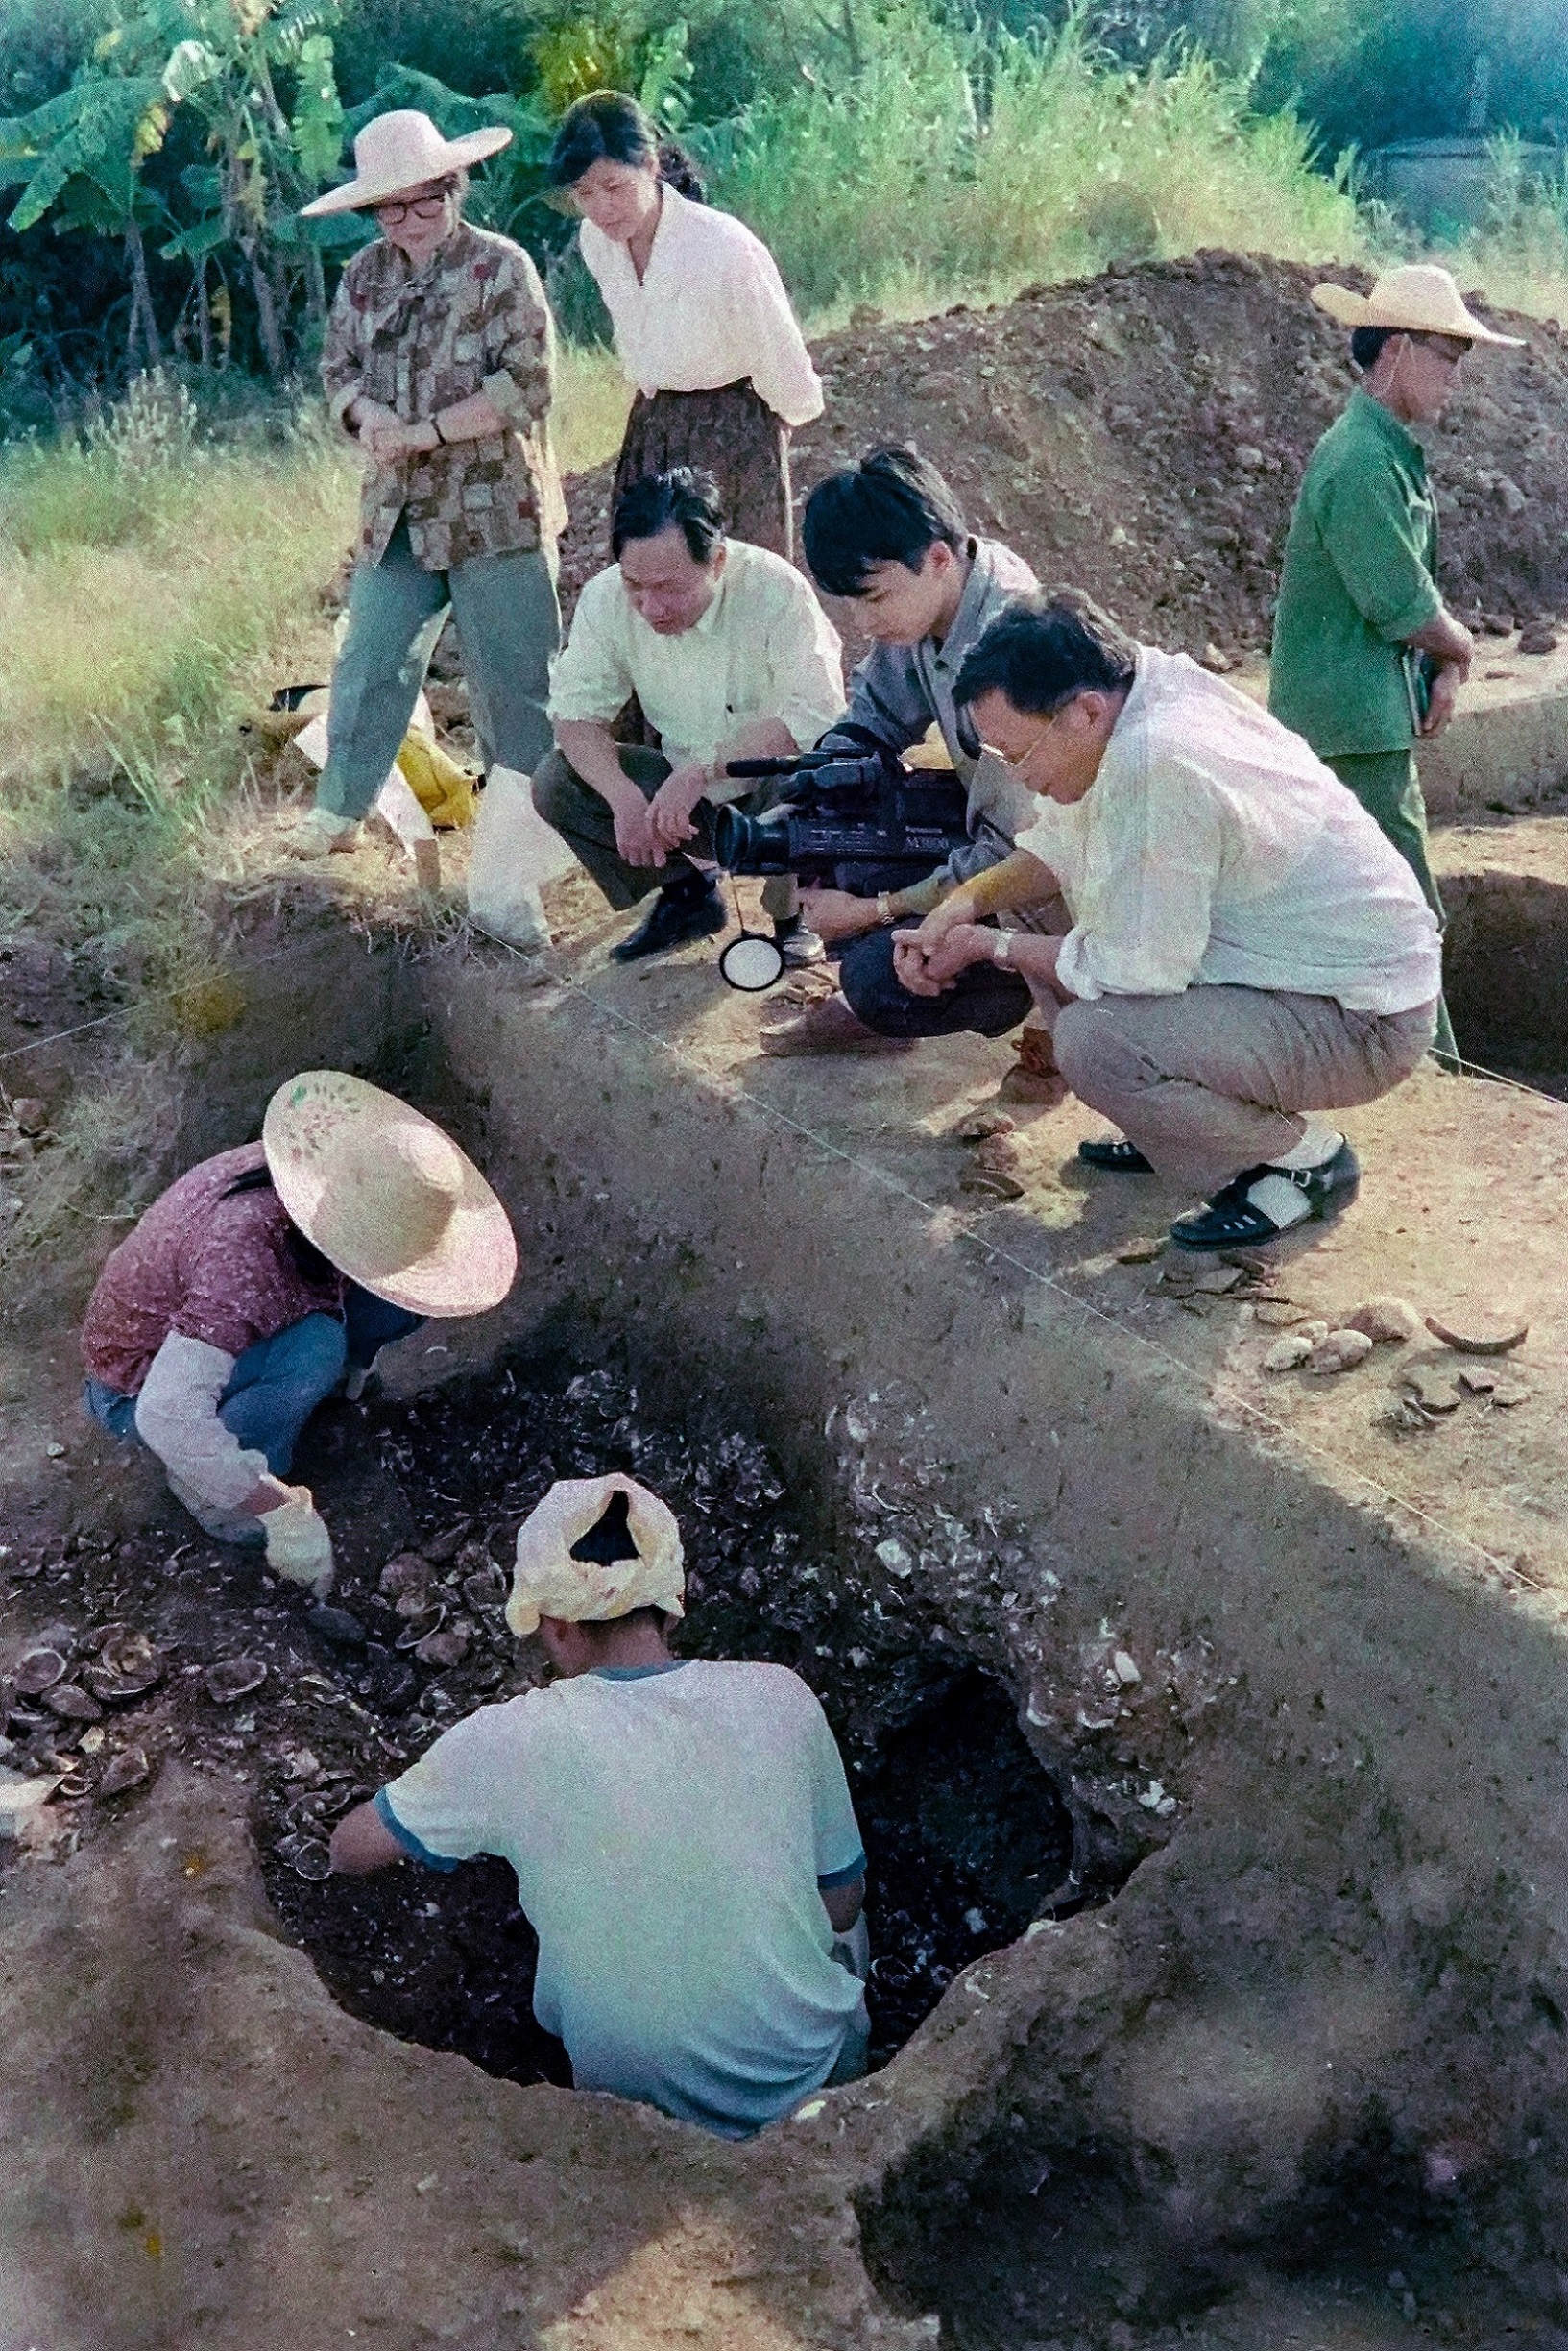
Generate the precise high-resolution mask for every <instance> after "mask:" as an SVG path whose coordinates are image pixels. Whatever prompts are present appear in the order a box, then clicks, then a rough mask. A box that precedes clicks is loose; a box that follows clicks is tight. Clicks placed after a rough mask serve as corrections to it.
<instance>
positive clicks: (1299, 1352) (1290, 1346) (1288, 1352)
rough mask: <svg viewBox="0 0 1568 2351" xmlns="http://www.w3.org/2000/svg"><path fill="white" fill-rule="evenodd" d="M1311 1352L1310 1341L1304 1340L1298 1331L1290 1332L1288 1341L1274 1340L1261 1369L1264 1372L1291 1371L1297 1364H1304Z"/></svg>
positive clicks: (1311, 1344) (1311, 1343)
mask: <svg viewBox="0 0 1568 2351" xmlns="http://www.w3.org/2000/svg"><path fill="white" fill-rule="evenodd" d="M1312 1351H1313V1342H1312V1340H1310V1339H1307V1338H1304V1337H1303V1336H1302V1335H1301V1333H1300V1332H1299V1331H1292V1332H1291V1336H1290V1338H1289V1339H1276V1340H1275V1342H1274V1344H1273V1345H1272V1346H1271V1347H1270V1348H1269V1350H1268V1352H1267V1354H1266V1356H1265V1357H1264V1359H1263V1368H1264V1369H1265V1370H1266V1371H1293V1370H1294V1369H1295V1368H1296V1366H1297V1364H1304V1363H1305V1362H1306V1360H1307V1358H1308V1356H1309V1355H1310V1354H1311V1353H1312Z"/></svg>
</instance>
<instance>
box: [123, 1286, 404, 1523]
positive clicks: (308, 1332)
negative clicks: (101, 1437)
mask: <svg viewBox="0 0 1568 2351" xmlns="http://www.w3.org/2000/svg"><path fill="white" fill-rule="evenodd" d="M423 1321H424V1317H423V1315H416V1314H408V1313H406V1312H405V1310H404V1309H403V1308H402V1307H401V1306H389V1305H388V1304H387V1302H386V1300H385V1299H384V1298H378V1297H372V1296H371V1294H370V1292H369V1291H368V1290H361V1289H359V1288H358V1287H357V1286H356V1285H355V1284H354V1283H352V1282H350V1284H349V1287H348V1295H347V1297H346V1298H345V1300H344V1312H343V1320H342V1321H339V1319H338V1317H337V1316H336V1315H330V1314H309V1315H306V1316H305V1317H304V1320H303V1321H300V1322H291V1323H290V1324H289V1326H288V1328H287V1330H280V1331H279V1332H278V1333H277V1337H276V1338H273V1339H258V1340H257V1341H256V1343H255V1345H253V1346H248V1347H247V1348H246V1350H245V1352H244V1354H243V1355H241V1356H238V1357H237V1358H236V1359H235V1363H234V1369H233V1370H232V1372H231V1373H230V1374H229V1385H228V1386H227V1388H225V1390H224V1392H223V1394H222V1395H221V1396H220V1397H219V1398H218V1418H219V1419H220V1420H221V1421H222V1422H223V1424H224V1426H225V1428H226V1429H228V1430H229V1432H230V1434H231V1435H233V1436H235V1437H237V1438H238V1439H239V1442H240V1443H241V1444H242V1445H243V1446H244V1447H245V1450H246V1451H247V1452H248V1453H260V1454H263V1455H265V1457H266V1463H267V1466H268V1468H269V1469H270V1470H271V1471H272V1473H273V1476H274V1477H277V1478H281V1477H287V1475H288V1473H289V1470H290V1469H291V1468H292V1467H293V1466H294V1448H295V1446H296V1445H297V1444H298V1443H299V1442H300V1432H301V1430H302V1428H303V1427H304V1424H305V1422H306V1421H307V1420H308V1419H309V1418H310V1416H311V1414H312V1413H313V1412H314V1411H315V1409H316V1407H317V1405H318V1404H321V1403H325V1401H326V1398H327V1397H328V1396H329V1395H330V1394H332V1391H333V1390H334V1389H335V1388H336V1387H337V1386H338V1384H339V1382H340V1381H341V1380H342V1378H343V1374H344V1372H345V1370H346V1369H348V1368H349V1367H350V1365H353V1366H354V1367H355V1368H357V1369H362V1370H368V1369H369V1368H370V1366H371V1365H372V1364H373V1363H374V1360H375V1357H376V1354H377V1352H378V1351H379V1349H380V1348H382V1347H384V1346H387V1345H390V1344H391V1343H392V1341H393V1340H395V1339H405V1338H406V1337H407V1336H408V1334H409V1332H410V1331H417V1330H418V1329H420V1327H421V1326H422V1323H423ZM83 1400H84V1403H85V1405H86V1408H87V1410H88V1412H90V1413H91V1415H92V1417H93V1418H94V1419H95V1420H96V1421H98V1422H99V1424H100V1425H101V1426H102V1427H104V1428H107V1429H108V1431H109V1435H110V1436H111V1437H118V1438H120V1439H121V1440H122V1442H126V1443H130V1444H134V1443H136V1442H139V1440H138V1438H137V1435H136V1399H135V1397H134V1396H128V1395H120V1394H118V1393H117V1392H116V1391H115V1390H114V1389H112V1388H106V1387H105V1386H104V1384H103V1382H102V1381H101V1380H88V1382H87V1385H86V1389H85V1392H84V1398H83Z"/></svg>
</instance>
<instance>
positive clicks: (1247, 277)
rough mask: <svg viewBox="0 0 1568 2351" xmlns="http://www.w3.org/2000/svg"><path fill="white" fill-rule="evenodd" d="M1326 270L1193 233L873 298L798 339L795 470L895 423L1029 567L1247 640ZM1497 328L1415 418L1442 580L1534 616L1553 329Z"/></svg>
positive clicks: (1141, 624) (574, 539) (1557, 590)
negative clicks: (1052, 269)
mask: <svg viewBox="0 0 1568 2351" xmlns="http://www.w3.org/2000/svg"><path fill="white" fill-rule="evenodd" d="M1325 278H1337V279H1341V280H1343V281H1345V282H1357V283H1360V284H1363V285H1365V284H1366V283H1368V282H1369V280H1368V279H1366V278H1365V277H1364V275H1363V274H1362V273H1359V272H1356V271H1347V270H1343V269H1305V268H1301V267H1298V266H1297V265H1295V264H1293V263H1291V262H1284V261H1273V260H1268V259H1258V258H1253V257H1252V256H1251V255H1248V254H1227V253H1203V254H1196V255H1194V257H1193V258H1192V259H1190V260H1184V261H1167V262H1155V263H1148V264H1144V265H1140V266H1137V267H1125V268H1122V269H1118V270H1115V271H1113V272H1111V273H1110V274H1109V275H1107V276H1105V277H1101V278H1092V279H1085V280H1083V281H1082V282H1080V283H1078V284H1074V285H1063V286H1041V287H1038V288H1035V289H1033V290H1031V291H1029V292H1027V293H1025V294H1024V295H1022V296H1020V298H1019V300H1018V301H1017V302H1014V303H1010V304H1009V305H1008V306H1007V307H1006V308H1005V309H1001V310H981V311H972V310H968V309H965V308H962V307H960V308H958V309H956V310H951V311H949V312H948V313H947V314H946V316H945V317H941V318H932V319H925V320H921V321H918V322H916V323H914V324H912V325H906V326H905V325H893V324H889V323H886V322H883V321H879V320H877V319H876V318H875V315H874V314H871V315H868V316H867V317H866V320H865V323H864V324H863V325H861V326H858V327H854V328H852V329H851V330H849V331H846V332H845V333H842V334H836V335H831V336H829V337H827V338H826V339H825V340H824V341H822V342H820V343H819V344H818V345H817V346H816V359H817V364H818V366H819V368H820V369H821V371H822V375H823V379H824V382H825V384H826V387H827V393H828V407H827V413H826V415H825V416H823V417H822V418H821V419H820V420H819V421H818V422H817V423H816V424H812V425H809V426H808V428H807V429H806V430H805V431H804V432H802V433H801V434H800V435H799V436H798V437H797V440H796V443H795V478H796V485H797V489H798V491H799V493H800V495H801V497H803V498H804V497H805V496H806V494H807V493H808V491H809V490H810V488H811V485H812V484H813V483H814V482H816V481H818V480H820V479H821V477H822V476H823V474H825V473H831V472H832V470H833V468H834V467H835V466H839V465H843V464H845V463H847V462H848V461H849V460H851V459H852V458H854V457H856V456H857V455H858V454H859V453H860V452H861V451H863V450H864V449H866V448H871V447H873V446H874V445H875V444H876V443H878V442H883V441H910V442H912V443H913V444H914V445H915V447H916V448H919V449H921V450H922V451H923V453H924V454H925V455H926V456H928V457H929V458H930V459H931V460H932V462H933V463H934V464H935V465H937V466H938V467H940V469H941V471H942V472H943V473H945V474H946V475H947V476H948V478H949V480H950V481H951V482H952V483H953V487H954V488H955V489H956V490H957V491H958V492H959V494H960V496H961V497H962V498H963V500H964V503H965V506H966V508H967V510H968V513H969V516H970V518H971V521H973V523H974V524H975V527H976V528H977V529H979V530H982V531H985V532H987V533H990V534H992V535H994V536H996V537H999V538H1003V539H1006V540H1009V541H1010V542H1011V543H1012V545H1014V546H1016V547H1017V548H1018V549H1019V550H1020V551H1021V552H1022V553H1023V554H1025V555H1026V556H1027V557H1028V559H1029V560H1030V562H1031V563H1032V564H1033V565H1034V566H1035V568H1036V570H1038V571H1039V573H1040V576H1041V578H1042V579H1043V580H1044V581H1047V582H1048V583H1055V582H1057V581H1071V582H1072V583H1073V584H1074V585H1076V586H1078V587H1080V588H1084V589H1087V590H1088V591H1089V593H1090V594H1093V595H1094V596H1096V597H1098V599H1099V601H1100V602H1102V603H1103V604H1105V605H1106V606H1107V607H1108V608H1109V609H1110V610H1111V611H1112V612H1114V613H1115V614H1116V615H1117V617H1118V618H1120V619H1121V620H1122V622H1123V623H1124V624H1125V625H1126V626H1127V627H1128V628H1130V629H1132V630H1133V631H1134V632H1135V633H1136V634H1137V635H1139V636H1142V637H1146V638H1148V639H1150V640H1151V641H1153V642H1157V643H1161V644H1164V645H1167V646H1170V647H1174V648H1177V649H1185V650H1188V651H1192V652H1196V653H1201V652H1202V651H1203V650H1204V648H1205V647H1206V646H1208V645H1210V644H1213V645H1215V646H1217V647H1218V648H1220V649H1221V650H1222V651H1225V652H1227V653H1231V654H1240V653H1242V652H1245V651H1251V650H1258V649H1261V648H1263V647H1265V646H1266V644H1267V642H1268V636H1269V627H1270V610H1271V603H1272V598H1273V595H1274V593H1275V588H1276V585H1277V581H1278V575H1279V560H1280V553H1281V549H1282V547H1283V545H1284V539H1285V530H1286V525H1287V522H1288V521H1289V519H1290V512H1291V501H1292V499H1293V497H1294V496H1295V491H1296V486H1297V483H1298V481H1299V479H1300V476H1301V472H1302V468H1303V467H1304V465H1305V464H1306V461H1307V457H1308V455H1309V453H1310V451H1311V449H1312V447H1313V444H1314V443H1315V440H1316V439H1317V436H1318V435H1319V433H1321V432H1322V430H1323V428H1324V426H1325V425H1326V424H1329V423H1330V421H1331V420H1332V419H1333V417H1334V416H1335V415H1336V413H1337V412H1338V410H1339V408H1340V406H1341V405H1342V404H1343V401H1344V400H1345V397H1346V395H1347V393H1348V391H1349V389H1350V386H1351V383H1352V381H1353V373H1352V370H1351V367H1350V363H1349V357H1348V351H1347V343H1348V338H1347V337H1346V336H1345V335H1344V334H1343V333H1342V332H1341V331H1340V330H1339V329H1338V328H1337V327H1334V326H1332V325H1331V324H1330V322H1329V321H1328V320H1327V319H1326V318H1325V317H1324V316H1323V315H1322V313H1321V312H1320V311H1319V310H1317V309H1315V307H1314V305H1313V303H1312V302H1311V300H1310V288H1311V287H1312V286H1313V284H1314V283H1315V282H1316V281H1317V280H1318V279H1325ZM1472 299H1473V300H1474V301H1475V306H1476V307H1477V309H1478V310H1479V311H1481V312H1482V314H1483V315H1484V316H1487V317H1489V318H1490V317H1494V316H1497V315H1498V314H1496V313H1494V312H1492V311H1490V310H1489V309H1488V308H1487V305H1486V304H1485V303H1483V302H1481V301H1480V299H1479V298H1472ZM1511 330H1512V331H1514V332H1517V333H1519V334H1523V335H1526V336H1527V337H1528V339H1529V347H1528V349H1527V350H1525V351H1517V352H1506V351H1493V352H1488V353H1486V354H1484V355H1478V356H1477V357H1475V358H1474V359H1472V360H1471V362H1470V363H1469V367H1468V370H1467V374H1468V381H1467V383H1466V384H1465V386H1464V388H1463V390H1462V392H1461V393H1460V395H1459V397H1458V398H1457V399H1456V400H1455V402H1454V404H1453V407H1452V409H1451V411H1450V413H1449V415H1448V416H1447V417H1446V418H1445V419H1444V421H1443V423H1442V424H1441V425H1440V426H1439V427H1438V428H1437V429H1436V430H1435V432H1434V433H1432V434H1431V435H1430V436H1428V439H1429V447H1430V449H1431V453H1432V459H1433V471H1434V475H1435V482H1436V484H1437V497H1438V504H1439V507H1440V509H1441V511H1442V515H1443V573H1444V582H1445V587H1446V590H1447V593H1448V594H1449V596H1450V598H1451V600H1452V601H1453V603H1454V604H1455V605H1456V607H1457V608H1459V610H1461V611H1464V612H1467V613H1470V614H1472V615H1475V614H1479V613H1480V612H1483V611H1484V612H1486V613H1487V614H1498V615H1516V616H1518V617H1520V618H1530V617H1533V616H1535V615H1537V614H1539V613H1542V612H1550V613H1555V612H1557V611H1558V610H1560V609H1564V608H1568V480H1565V478H1564V476H1565V465H1564V458H1565V452H1568V442H1565V436H1568V347H1565V343H1564V339H1563V336H1562V334H1561V332H1560V330H1559V329H1558V328H1557V327H1556V325H1554V324H1551V323H1548V322H1543V321H1540V320H1536V319H1529V320H1518V321H1516V322H1513V323H1512V326H1511ZM606 489H607V476H606V475H603V474H599V473H594V474H587V475H584V476H582V477H581V478H580V479H579V480H578V481H576V482H575V483H574V484H573V485H572V499H571V502H572V507H573V512H574V522H573V528H572V532H571V536H570V541H569V543H568V548H567V575H568V579H569V580H570V581H571V583H572V584H573V585H575V584H576V583H577V582H578V581H580V579H581V578H583V577H586V576H587V575H588V573H589V572H591V570H596V569H597V568H598V566H599V565H600V564H602V563H604V562H605V561H607V560H608V552H607V548H606V545H605V534H604V498H605V493H606Z"/></svg>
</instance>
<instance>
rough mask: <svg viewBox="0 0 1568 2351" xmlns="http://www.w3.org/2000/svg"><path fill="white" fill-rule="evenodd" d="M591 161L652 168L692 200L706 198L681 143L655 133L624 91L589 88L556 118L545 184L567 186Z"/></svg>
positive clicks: (694, 202) (590, 167)
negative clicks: (584, 94)
mask: <svg viewBox="0 0 1568 2351" xmlns="http://www.w3.org/2000/svg"><path fill="white" fill-rule="evenodd" d="M595 163H626V164H630V166H631V167H632V169H633V170H634V171H656V172H657V173H658V175H659V177H660V179H661V180H663V182H664V183H665V184H666V186H668V187H672V188H674V189H675V190H676V191H677V192H678V193H679V194H680V195H682V196H689V197H690V199H691V201H692V202H693V204H702V203H704V202H705V201H706V193H707V192H706V190H705V189H704V187H703V183H702V180H701V178H700V176H699V174H698V171H697V167H696V165H695V164H694V163H693V162H692V160H691V158H690V157H689V156H688V154H687V152H686V149H685V148H684V147H678V146H677V145H676V144H675V141H674V140H673V139H665V138H661V137H660V135H659V132H658V130H657V128H656V126H655V125H654V124H653V122H651V121H650V119H649V117H648V116H647V114H645V113H644V111H643V109H642V108H641V107H640V106H639V104H638V102H637V100H636V99H635V98H631V97H628V96H627V94H626V92H625V91H624V90H590V91H589V93H588V96H587V97H586V98H579V99H578V100H577V103H576V105H575V106H569V107H568V108H567V110H566V112H565V114H563V115H562V117H561V122H560V127H559V128H558V130H557V131H556V134H555V138H554V141H553V143H552V144H551V147H550V154H549V160H548V161H547V162H546V164H545V166H544V183H545V185H546V187H552V188H571V187H575V186H576V185H577V182H578V181H579V180H581V178H582V177H583V174H584V173H585V172H590V171H591V170H592V169H593V166H594V164H595Z"/></svg>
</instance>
